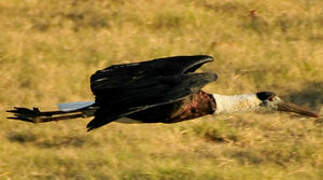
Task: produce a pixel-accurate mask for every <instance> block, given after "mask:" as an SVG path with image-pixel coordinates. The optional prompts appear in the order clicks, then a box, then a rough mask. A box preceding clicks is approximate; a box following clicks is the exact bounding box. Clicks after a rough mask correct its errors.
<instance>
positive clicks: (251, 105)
mask: <svg viewBox="0 0 323 180" xmlns="http://www.w3.org/2000/svg"><path fill="white" fill-rule="evenodd" d="M213 97H214V99H215V102H216V111H215V114H228V113H235V112H257V111H261V107H260V104H261V101H260V100H259V99H258V98H257V96H256V94H241V95H233V96H226V95H220V94H213Z"/></svg>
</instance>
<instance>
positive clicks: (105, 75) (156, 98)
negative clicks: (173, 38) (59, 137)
mask: <svg viewBox="0 0 323 180" xmlns="http://www.w3.org/2000/svg"><path fill="white" fill-rule="evenodd" d="M211 61H213V58H212V57H211V56H205V55H198V56H176V57H168V58H160V59H155V60H151V61H145V62H141V63H131V64H124V65H113V66H110V67H108V68H106V69H104V70H100V71H97V72H96V73H95V74H94V75H92V77H91V89H92V92H93V94H94V95H95V100H96V104H95V105H96V106H99V107H100V108H99V109H98V110H97V111H96V113H95V118H94V119H93V120H92V121H91V122H90V123H89V124H88V125H87V127H88V128H89V129H94V128H97V127H100V126H102V125H104V124H106V123H109V122H111V121H114V120H116V119H118V118H120V117H125V116H129V115H131V114H133V113H136V112H138V111H144V110H146V109H150V108H154V107H157V106H162V105H166V104H172V103H175V102H178V101H180V100H182V99H184V98H185V97H187V96H189V95H191V94H194V93H197V92H199V91H200V90H201V88H202V87H203V86H205V85H206V84H207V83H209V82H212V81H215V80H216V79H217V75H216V74H211V73H192V72H194V71H195V70H196V69H198V68H199V67H200V66H202V65H203V64H204V63H207V62H211ZM165 108H167V106H166V107H165Z"/></svg>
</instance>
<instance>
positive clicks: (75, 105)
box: [57, 101, 94, 111]
mask: <svg viewBox="0 0 323 180" xmlns="http://www.w3.org/2000/svg"><path fill="white" fill-rule="evenodd" d="M92 104H94V101H88V102H72V103H62V104H58V105H57V107H58V110H60V111H73V110H77V109H81V108H85V107H87V106H90V105H92Z"/></svg>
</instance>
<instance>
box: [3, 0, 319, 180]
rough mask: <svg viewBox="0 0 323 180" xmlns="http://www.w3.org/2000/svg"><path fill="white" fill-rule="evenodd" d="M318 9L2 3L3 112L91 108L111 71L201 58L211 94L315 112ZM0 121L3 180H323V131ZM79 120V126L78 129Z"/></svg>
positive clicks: (314, 5) (294, 126) (239, 0)
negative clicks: (94, 90)
mask: <svg viewBox="0 0 323 180" xmlns="http://www.w3.org/2000/svg"><path fill="white" fill-rule="evenodd" d="M322 11H323V2H322V1H319V0H313V1H307V0H297V1H295V0H287V1H283V2H282V1H278V0H276V1H252V0H233V1H211V0H202V1H196V2H195V1H194V2H192V1H179V0H170V1H167V2H166V1H161V0H152V1H144V0H139V1H136V2H132V1H126V0H122V1H115V0H101V1H88V0H66V1H54V0H47V1H41V0H31V1H21V0H11V1H1V2H0V22H1V23H0V32H1V33H0V68H1V71H0V76H1V81H0V88H1V94H0V106H1V109H2V112H4V110H5V109H8V108H10V107H12V106H40V107H41V108H42V109H53V108H55V104H56V103H58V102H71V101H79V100H90V99H92V95H91V92H90V90H89V79H88V78H89V76H90V75H91V74H92V73H94V72H95V71H96V70H97V69H100V68H104V67H105V66H107V65H110V64H115V63H121V62H122V63H126V62H131V61H139V60H144V59H150V58H155V57H160V56H170V55H184V54H185V55H189V54H209V55H212V56H214V57H215V59H216V60H215V62H214V63H213V64H209V65H208V66H206V67H203V70H205V71H216V72H218V74H219V76H220V78H219V80H218V82H217V83H214V84H212V85H210V86H208V87H207V88H206V89H207V90H208V91H210V92H217V93H225V94H232V93H246V92H256V91H260V90H271V91H274V92H276V93H277V94H280V95H282V96H284V97H285V98H286V99H289V100H291V101H294V102H296V103H299V104H304V105H307V106H309V107H311V108H315V109H320V108H321V106H322V104H323V96H322V94H323V73H322V69H323V14H322ZM6 115H7V114H6V113H1V114H0V118H1V121H0V127H1V129H2V131H0V141H1V145H0V179H286V180H287V179H288V180H289V179H323V143H322V138H323V125H322V120H317V121H315V120H313V119H305V118H300V117H295V116H291V115H277V114H275V115H255V114H242V115H233V116H218V117H214V116H208V117H205V118H201V119H197V120H194V121H189V122H184V123H178V124H173V125H164V124H145V125H122V124H116V123H111V124H110V125H108V126H105V127H103V128H101V129H99V130H97V131H95V132H93V133H86V131H85V125H86V121H85V120H83V119H79V120H74V121H66V122H58V123H49V124H41V125H32V124H26V123H22V122H15V121H9V120H6V119H5V116H6ZM87 121H88V120H87Z"/></svg>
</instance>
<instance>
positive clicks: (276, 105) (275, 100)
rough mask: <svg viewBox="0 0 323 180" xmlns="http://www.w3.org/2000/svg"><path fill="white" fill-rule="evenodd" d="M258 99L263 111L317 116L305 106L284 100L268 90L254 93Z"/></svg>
mask: <svg viewBox="0 0 323 180" xmlns="http://www.w3.org/2000/svg"><path fill="white" fill-rule="evenodd" d="M256 96H257V98H258V100H260V104H259V106H260V108H259V109H260V111H264V112H275V111H281V112H293V113H297V114H300V115H303V116H309V117H315V118H318V117H319V115H318V114H316V113H314V112H312V111H310V110H308V109H307V108H304V107H301V106H298V105H296V104H293V103H290V102H286V101H284V100H283V99H281V98H280V97H278V96H276V94H275V93H273V92H269V91H263V92H258V93H256Z"/></svg>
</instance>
